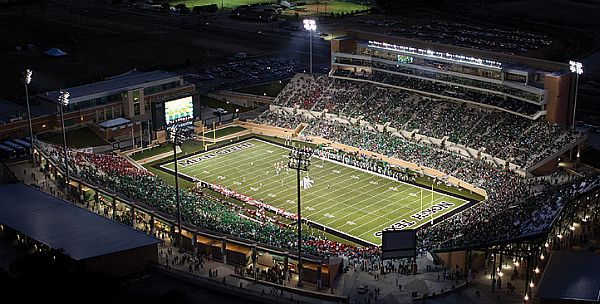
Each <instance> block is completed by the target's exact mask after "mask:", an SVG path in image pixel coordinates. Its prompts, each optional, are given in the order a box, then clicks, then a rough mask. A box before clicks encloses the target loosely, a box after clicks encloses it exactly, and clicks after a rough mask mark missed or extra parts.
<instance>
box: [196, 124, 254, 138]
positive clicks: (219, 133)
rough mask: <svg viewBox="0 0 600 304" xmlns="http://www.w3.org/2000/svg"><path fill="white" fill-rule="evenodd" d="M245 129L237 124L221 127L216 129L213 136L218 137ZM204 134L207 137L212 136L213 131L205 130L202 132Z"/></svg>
mask: <svg viewBox="0 0 600 304" xmlns="http://www.w3.org/2000/svg"><path fill="white" fill-rule="evenodd" d="M245 130H246V129H245V128H242V127H238V126H234V127H226V128H222V129H218V130H216V131H215V133H214V136H215V137H216V138H219V137H223V136H227V135H231V134H235V133H239V132H242V131H245ZM204 136H206V137H207V138H213V131H205V132H204Z"/></svg>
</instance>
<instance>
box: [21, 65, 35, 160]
mask: <svg viewBox="0 0 600 304" xmlns="http://www.w3.org/2000/svg"><path fill="white" fill-rule="evenodd" d="M32 74H33V72H32V71H31V70H30V69H27V70H25V71H23V73H22V74H21V76H22V77H21V82H22V83H23V84H24V85H25V100H26V101H27V121H28V122H29V140H30V141H31V148H30V149H29V153H31V159H32V161H33V167H35V165H36V164H35V156H34V155H33V126H32V125H31V109H30V107H29V88H28V85H29V84H30V83H31V75H32Z"/></svg>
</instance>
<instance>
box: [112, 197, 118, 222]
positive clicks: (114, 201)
mask: <svg viewBox="0 0 600 304" xmlns="http://www.w3.org/2000/svg"><path fill="white" fill-rule="evenodd" d="M116 215H117V196H116V195H113V196H112V215H111V216H112V217H111V219H113V220H114V219H115V216H116Z"/></svg>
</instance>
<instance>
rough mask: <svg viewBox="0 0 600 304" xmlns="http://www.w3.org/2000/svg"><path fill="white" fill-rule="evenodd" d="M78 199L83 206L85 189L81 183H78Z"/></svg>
mask: <svg viewBox="0 0 600 304" xmlns="http://www.w3.org/2000/svg"><path fill="white" fill-rule="evenodd" d="M77 199H78V200H79V203H80V204H83V203H84V202H83V187H82V186H81V181H78V182H77Z"/></svg>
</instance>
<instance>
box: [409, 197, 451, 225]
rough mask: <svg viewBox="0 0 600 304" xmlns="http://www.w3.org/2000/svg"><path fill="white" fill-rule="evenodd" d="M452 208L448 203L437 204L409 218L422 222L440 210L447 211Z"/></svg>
mask: <svg viewBox="0 0 600 304" xmlns="http://www.w3.org/2000/svg"><path fill="white" fill-rule="evenodd" d="M452 206H454V204H453V203H448V202H441V203H437V204H435V205H433V206H431V207H429V208H427V209H424V210H423V211H420V212H417V213H415V214H413V215H411V216H410V217H412V218H414V219H416V220H419V221H422V220H423V219H426V218H427V217H429V216H431V215H433V214H435V213H438V212H440V211H442V210H445V209H448V208H450V207H452Z"/></svg>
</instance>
